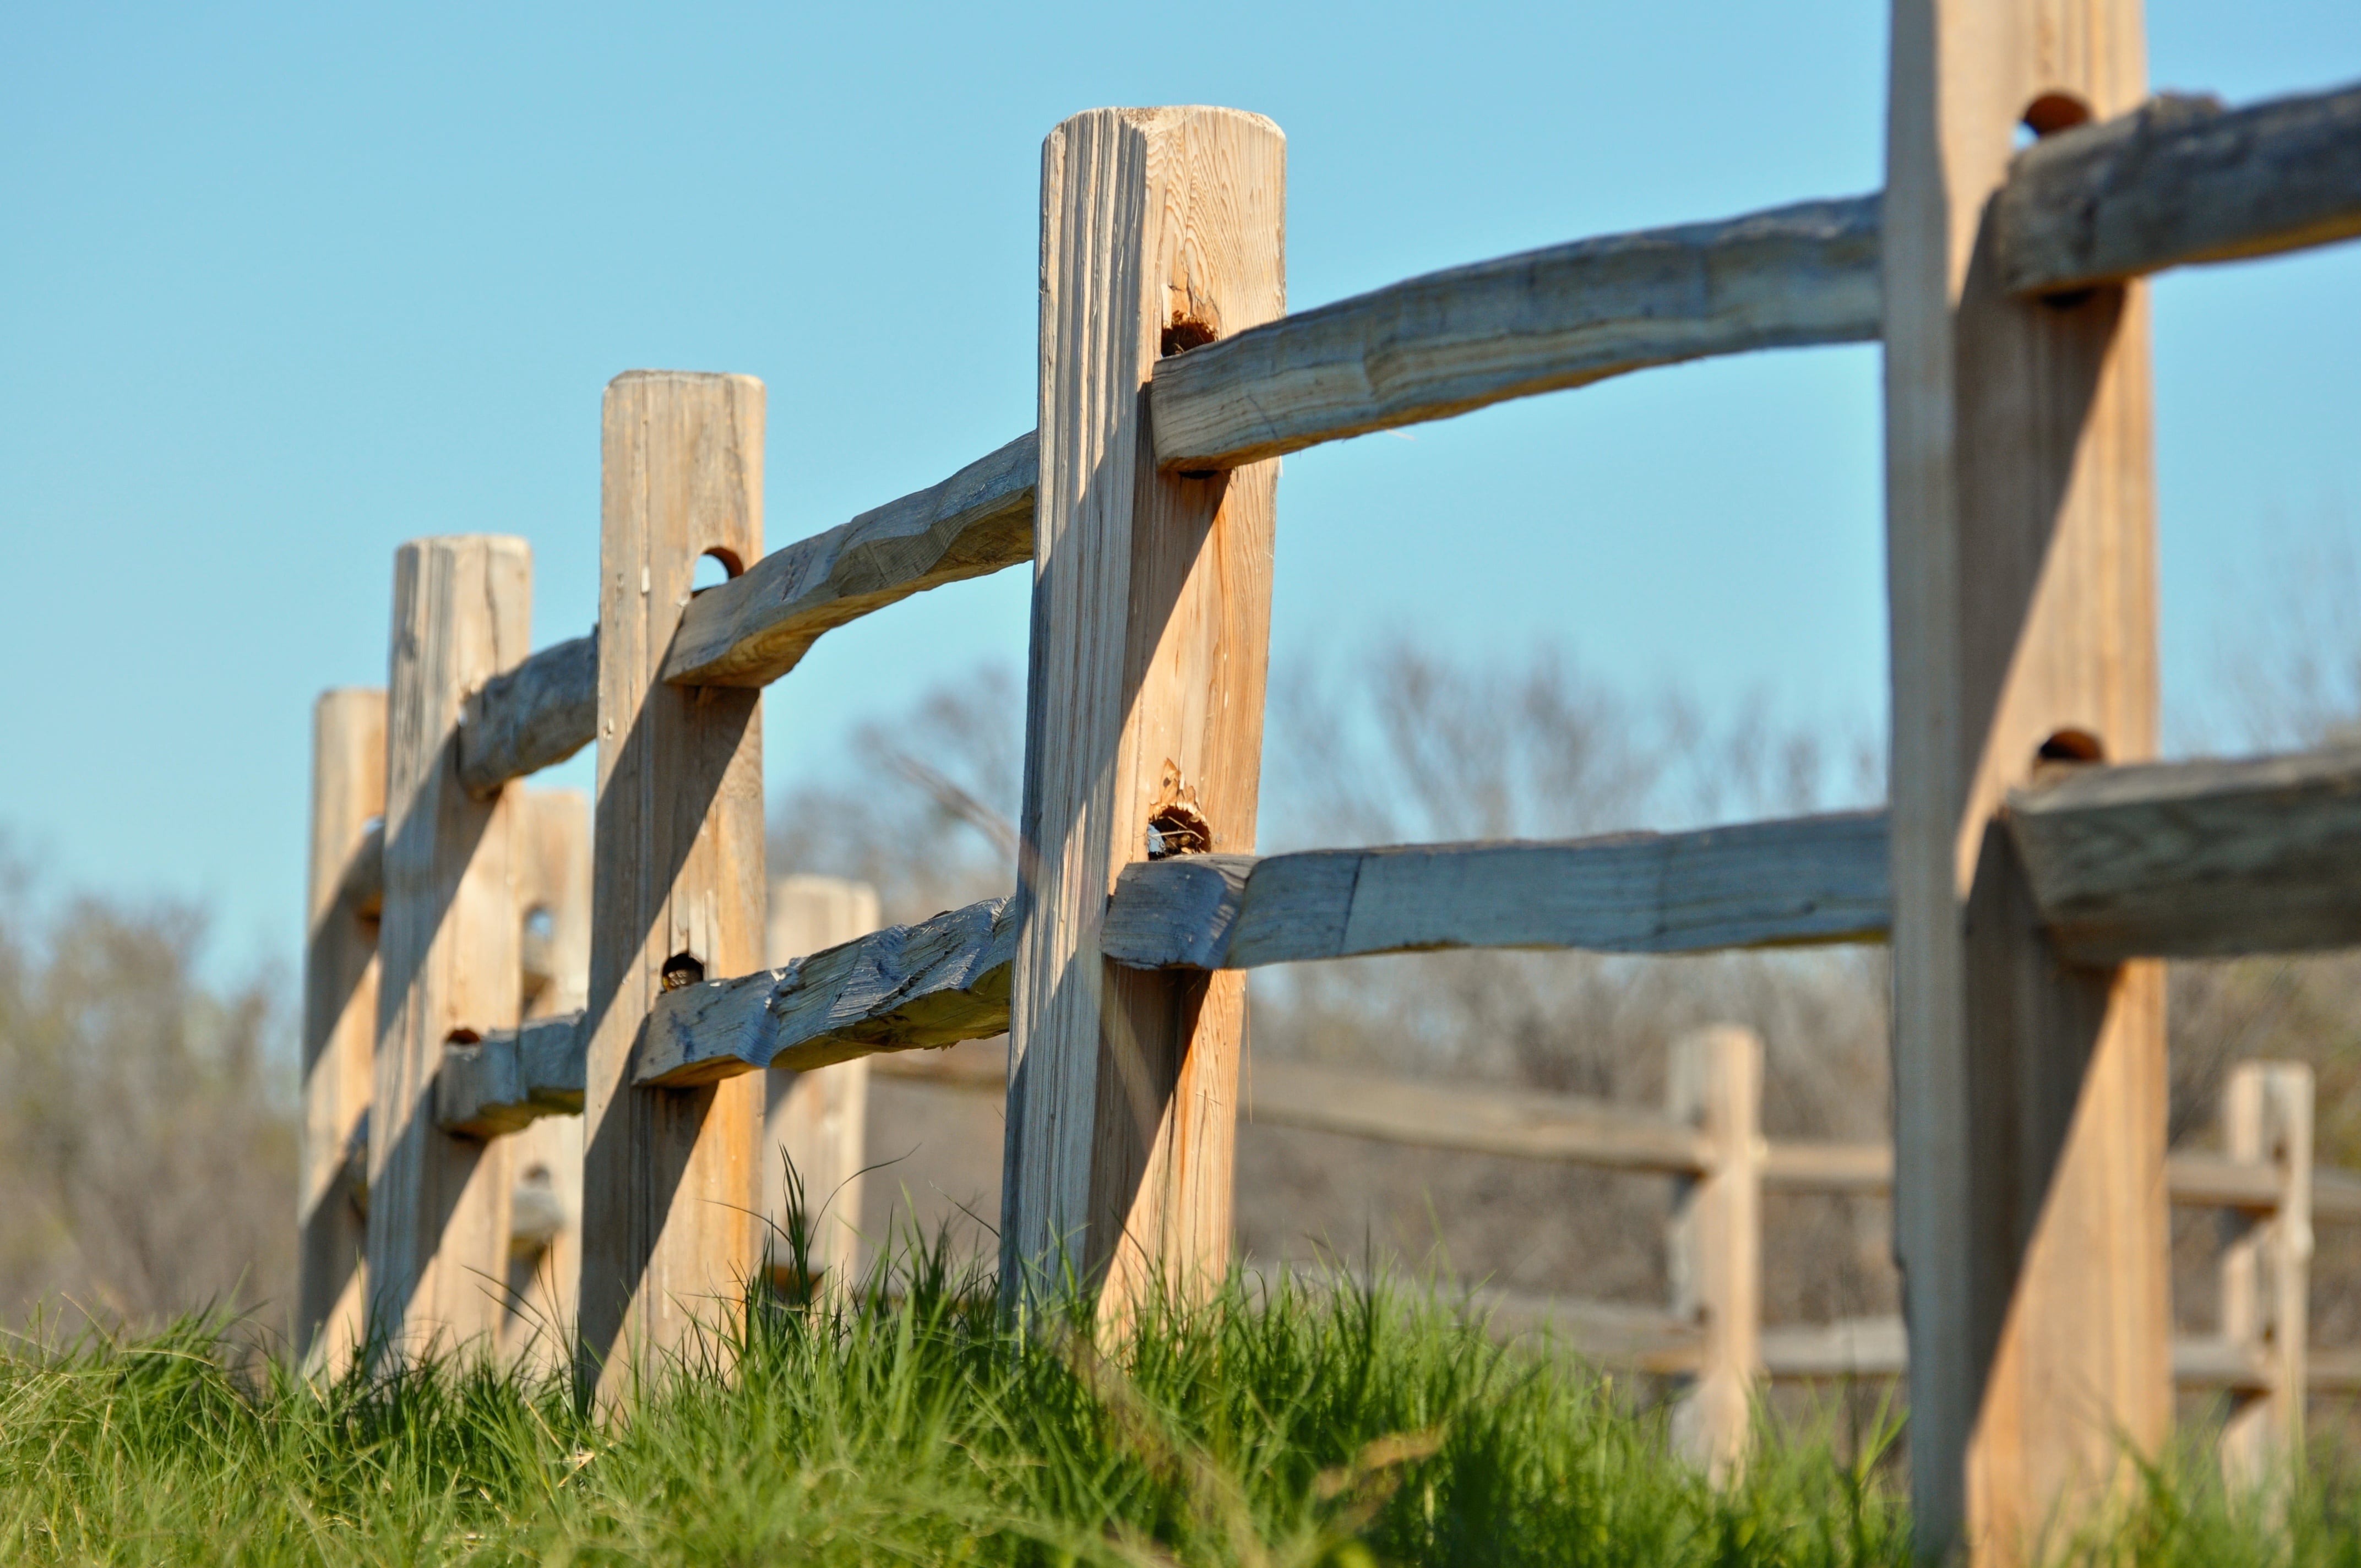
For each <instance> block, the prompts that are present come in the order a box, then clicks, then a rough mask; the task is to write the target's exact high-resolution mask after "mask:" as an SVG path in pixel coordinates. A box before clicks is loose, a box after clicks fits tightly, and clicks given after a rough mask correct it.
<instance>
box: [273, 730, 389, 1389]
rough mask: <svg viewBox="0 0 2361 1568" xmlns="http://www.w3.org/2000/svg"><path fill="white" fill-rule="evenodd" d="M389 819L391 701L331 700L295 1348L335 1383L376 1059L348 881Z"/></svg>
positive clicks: (307, 965) (309, 958)
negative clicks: (371, 831) (357, 1154)
mask: <svg viewBox="0 0 2361 1568" xmlns="http://www.w3.org/2000/svg"><path fill="white" fill-rule="evenodd" d="M384 813H385V693H384V692H382V691H379V690H365V689H359V688H352V687H347V688H346V689H343V690H339V691H331V692H323V693H322V694H321V696H320V700H319V703H318V704H317V706H315V707H313V710H312V853H311V873H310V896H309V898H308V900H307V901H306V909H307V912H308V916H309V929H308V931H307V933H306V937H305V941H304V948H303V1148H302V1189H301V1190H300V1191H299V1192H298V1193H297V1195H296V1257H297V1261H296V1268H297V1275H298V1277H297V1281H296V1288H295V1300H296V1306H295V1343H296V1346H297V1352H298V1354H300V1355H301V1356H302V1364H303V1365H305V1366H306V1367H307V1368H310V1369H312V1370H313V1371H324V1372H326V1373H327V1374H328V1375H329V1376H335V1375H336V1374H339V1373H341V1372H342V1371H344V1369H345V1368H346V1365H349V1364H350V1362H351V1358H352V1354H353V1350H354V1347H355V1346H356V1345H357V1344H358V1343H360V1337H361V1328H362V1301H363V1297H362V1290H363V1279H364V1276H363V1271H362V1267H361V1254H362V1251H363V1249H364V1248H365V1247H366V1246H367V1245H368V1225H367V1223H366V1222H365V1221H364V1220H363V1218H362V1214H361V1190H360V1178H361V1176H362V1174H363V1170H364V1169H365V1168H366V1166H365V1164H364V1165H363V1166H362V1167H361V1168H356V1162H355V1160H354V1158H353V1155H354V1146H355V1144H356V1143H357V1141H358V1140H359V1139H360V1138H361V1137H362V1136H364V1135H365V1134H364V1128H365V1125H366V1123H367V1120H368V1107H369V1095H370V1093H371V1091H372V1089H373V1085H372V1084H371V1082H370V1075H371V1073H372V1072H373V1071H374V1068H373V1066H372V1062H373V1058H375V1055H376V1050H377V991H378V967H377V927H378V922H377V915H376V913H375V912H374V911H369V912H368V913H364V912H363V911H361V910H358V909H356V908H354V907H353V905H352V901H351V899H350V897H349V896H348V893H347V889H346V885H345V877H346V872H348V871H349V870H350V869H351V868H352V864H353V857H354V855H355V853H356V851H357V850H360V849H361V848H362V846H363V844H364V842H365V841H366V840H367V839H368V828H369V824H370V822H371V821H372V820H373V819H375V818H378V817H382V816H383V815H384ZM382 875H383V872H382V870H381V869H380V871H379V877H380V878H381V877H382ZM363 1160H364V1161H365V1160H366V1155H364V1156H363Z"/></svg>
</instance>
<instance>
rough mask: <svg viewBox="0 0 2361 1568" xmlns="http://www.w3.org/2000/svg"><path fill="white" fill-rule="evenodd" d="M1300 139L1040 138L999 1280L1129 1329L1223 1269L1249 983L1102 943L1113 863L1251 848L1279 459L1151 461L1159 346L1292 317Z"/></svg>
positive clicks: (1266, 133)
mask: <svg viewBox="0 0 2361 1568" xmlns="http://www.w3.org/2000/svg"><path fill="white" fill-rule="evenodd" d="M1285 181H1286V140H1285V138H1284V137H1282V136H1281V135H1280V133H1279V128H1278V127H1277V126H1274V125H1272V124H1271V123H1270V122H1269V121H1268V120H1266V119H1264V118H1262V117H1260V116H1259V115H1247V114H1241V113H1239V112H1237V111H1235V110H1230V109H1209V108H1174V109H1097V110H1093V111H1091V112H1090V113H1087V114H1082V115H1075V116H1074V117H1073V118H1071V119H1070V120H1067V121H1066V122H1064V123H1063V124H1062V125H1060V126H1058V128H1057V129H1056V130H1054V131H1052V132H1051V133H1050V134H1049V139H1048V140H1047V142H1045V143H1044V145H1043V148H1042V154H1041V340H1040V353H1041V361H1040V364H1041V369H1040V489H1039V499H1038V510H1037V512H1036V520H1035V532H1034V550H1035V554H1034V579H1033V582H1034V587H1033V644H1032V669H1031V677H1030V680H1029V682H1028V684H1027V715H1026V742H1025V797H1024V815H1023V822H1022V828H1023V849H1022V851H1021V854H1022V863H1021V864H1020V867H1019V875H1020V883H1021V886H1022V889H1023V896H1024V897H1025V899H1026V905H1025V911H1026V912H1025V917H1024V919H1025V924H1024V928H1023V933H1022V936H1021V938H1020V940H1019V946H1018V955H1017V959H1016V979H1015V981H1014V997H1013V1001H1012V1004H1011V1014H1012V1017H1011V1028H1010V1032H1009V1068H1010V1070H1009V1080H1008V1132H1007V1146H1006V1155H1005V1160H1004V1165H1003V1171H1004V1175H1003V1197H1002V1226H1001V1289H1002V1293H1003V1299H1004V1301H1005V1303H1006V1304H1007V1305H1008V1307H1009V1308H1010V1309H1011V1310H1017V1309H1019V1308H1021V1307H1022V1305H1023V1304H1024V1302H1025V1300H1026V1299H1027V1297H1028V1296H1031V1295H1038V1293H1040V1292H1042V1291H1044V1290H1055V1289H1057V1288H1059V1287H1060V1282H1061V1278H1062V1276H1063V1273H1064V1271H1066V1270H1069V1269H1071V1271H1072V1274H1073V1276H1074V1277H1075V1278H1076V1279H1077V1281H1078V1282H1080V1283H1082V1284H1084V1285H1086V1286H1091V1287H1095V1288H1098V1289H1099V1290H1100V1292H1101V1295H1100V1310H1101V1314H1102V1316H1103V1317H1108V1318H1115V1317H1120V1316H1121V1315H1122V1314H1123V1313H1124V1312H1125V1311H1126V1310H1127V1309H1128V1308H1129V1307H1130V1306H1132V1305H1133V1304H1135V1303H1136V1302H1137V1299H1139V1297H1140V1294H1141V1292H1142V1291H1143V1290H1145V1289H1147V1288H1150V1281H1151V1279H1152V1278H1154V1277H1156V1276H1158V1275H1159V1273H1161V1274H1162V1275H1163V1276H1164V1277H1166V1278H1168V1279H1169V1280H1170V1283H1171V1284H1172V1285H1173V1286H1174V1287H1175V1288H1179V1289H1180V1290H1182V1291H1189V1290H1192V1289H1195V1288H1199V1286H1200V1285H1201V1284H1202V1282H1203V1281H1204V1280H1206V1279H1208V1278H1212V1277H1218V1275H1219V1273H1220V1272H1221V1270H1222V1269H1223V1268H1224V1266H1225V1265H1226V1263H1227V1258H1228V1251H1229V1240H1230V1197H1231V1192H1230V1188H1231V1170H1232V1150H1233V1145H1234V1141H1235V1119H1236V1084H1237V1072H1238V1051H1239V1047H1240V1042H1241V1037H1242V1036H1243V1032H1244V1026H1245V996H1246V992H1245V983H1244V979H1243V977H1242V976H1240V975H1238V974H1235V973H1219V974H1213V975H1210V976H1209V975H1205V974H1192V973H1185V972H1181V971H1141V970H1124V969H1120V968H1115V967H1113V966H1110V965H1109V964H1107V963H1106V962H1105V961H1104V959H1102V958H1101V956H1100V951H1099V930H1100V926H1101V922H1102V920H1103V919H1104V913H1105V909H1106V902H1107V896H1108V894H1109V893H1110V892H1111V890H1112V889H1113V887H1114V885H1115V873H1116V872H1117V871H1118V870H1119V869H1120V868H1121V867H1122V866H1123V865H1124V864H1126V862H1128V861H1138V860H1144V859H1147V858H1148V855H1149V852H1150V851H1149V845H1148V839H1149V834H1150V831H1151V828H1153V829H1154V830H1155V831H1156V833H1157V834H1158V838H1159V844H1160V845H1161V846H1162V848H1163V850H1165V851H1166V852H1185V851H1192V850H1216V851H1231V850H1251V849H1252V848H1253V847H1254V832H1255V808H1256V802H1257V795H1258V793H1259V789H1260V783H1261V762H1262V712H1263V691H1264V685H1265V676H1266V664H1267V658H1268V642H1269V633H1270V568H1271V543H1272V534H1271V530H1272V501H1273V497H1274V493H1275V487H1276V483H1277V480H1278V474H1279V468H1278V465H1277V464H1276V463H1275V462H1262V463H1256V464H1251V465H1248V466H1245V467H1241V468H1235V469H1232V470H1230V471H1228V472H1227V473H1213V474H1203V475H1182V474H1165V473H1159V472H1158V471H1157V470H1156V466H1155V460H1154V457H1153V453H1152V446H1151V434H1150V432H1149V431H1148V428H1147V404H1148V400H1147V397H1146V388H1147V384H1148V378H1149V376H1150V374H1151V372H1152V371H1153V369H1154V367H1155V365H1156V362H1157V359H1158V358H1159V356H1161V355H1164V354H1170V353H1179V352H1182V351H1184V350H1186V349H1188V348H1190V347H1191V346H1194V345H1199V344H1202V343H1204V342H1206V341H1209V340H1211V339H1213V338H1218V337H1224V336H1228V335H1231V334H1235V333H1237V332H1239V331H1242V330H1243V329H1245V328H1246V327H1250V326H1254V325H1257V324H1258V323H1262V322H1265V321H1268V320H1269V319H1271V318H1272V317H1274V316H1276V315H1278V314H1279V313H1281V311H1282V310H1283V309H1284V308H1285V287H1286V277H1285V256H1284V244H1285V239H1284V233H1285V230H1284V223H1285V203H1286V189H1285Z"/></svg>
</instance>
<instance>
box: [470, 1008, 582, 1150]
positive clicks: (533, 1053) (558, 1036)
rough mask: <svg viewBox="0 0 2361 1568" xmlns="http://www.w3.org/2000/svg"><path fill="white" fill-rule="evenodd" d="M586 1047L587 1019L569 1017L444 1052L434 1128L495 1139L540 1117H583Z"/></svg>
mask: <svg viewBox="0 0 2361 1568" xmlns="http://www.w3.org/2000/svg"><path fill="white" fill-rule="evenodd" d="M586 1044H587V1042H586V1041H585V1040H584V1039H583V1037H582V1014H579V1013H566V1014H559V1015H558V1016H557V1017H555V1018H537V1019H535V1020H533V1022H532V1023H530V1024H527V1025H524V1026H523V1027H522V1028H517V1029H495V1030H493V1031H492V1032H491V1033H490V1034H489V1035H487V1036H484V1038H483V1040H482V1041H481V1042H480V1043H478V1044H476V1045H472V1046H455V1047H450V1048H449V1049H446V1050H445V1052H444V1053H443V1061H442V1066H441V1068H440V1069H439V1070H438V1071H437V1072H436V1073H435V1075H434V1119H435V1121H436V1122H437V1123H439V1124H441V1125H442V1128H443V1130H444V1131H445V1132H446V1133H466V1134H467V1135H470V1136H473V1137H478V1138H489V1137H494V1136H497V1135H500V1134H501V1133H513V1132H515V1131H516V1130H517V1129H518V1128H520V1127H522V1126H523V1125H525V1124H527V1123H528V1122H531V1121H533V1120H534V1119H535V1118H537V1117H541V1116H579V1115H580V1114H582V1096H583V1091H584V1085H585V1084H586V1082H587V1081H588V1072H587V1070H586V1069H585V1066H584V1063H585V1060H586V1057H585V1047H586Z"/></svg>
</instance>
